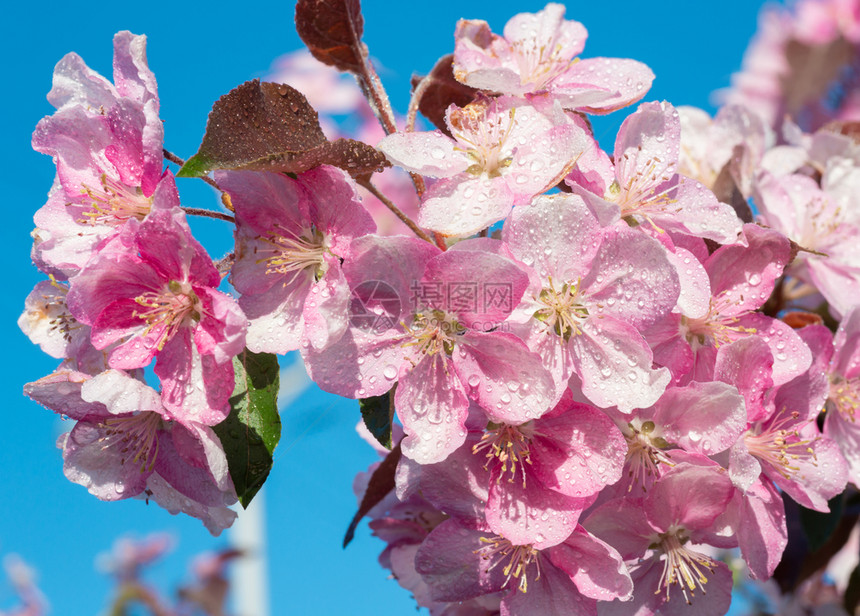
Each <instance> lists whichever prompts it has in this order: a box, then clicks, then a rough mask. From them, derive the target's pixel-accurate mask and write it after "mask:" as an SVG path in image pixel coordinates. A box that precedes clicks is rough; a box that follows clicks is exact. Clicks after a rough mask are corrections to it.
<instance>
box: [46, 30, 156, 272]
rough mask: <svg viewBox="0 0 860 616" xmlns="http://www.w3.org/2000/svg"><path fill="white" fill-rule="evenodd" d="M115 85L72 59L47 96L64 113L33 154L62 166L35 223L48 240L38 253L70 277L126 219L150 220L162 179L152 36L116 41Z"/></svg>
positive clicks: (123, 36)
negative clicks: (149, 48) (149, 47)
mask: <svg viewBox="0 0 860 616" xmlns="http://www.w3.org/2000/svg"><path fill="white" fill-rule="evenodd" d="M114 80H115V82H116V85H115V86H114V85H113V84H111V83H109V82H108V81H107V80H105V79H104V78H103V77H102V76H100V75H98V74H97V73H95V72H93V71H92V70H90V69H89V68H88V67H87V66H86V64H84V62H83V60H81V58H80V57H79V56H77V55H76V54H73V53H72V54H68V55H67V56H66V57H64V58H63V59H62V60H61V61H60V63H59V64H58V65H57V68H56V70H55V72H54V87H53V88H52V90H51V92H50V93H49V94H48V100H49V101H50V102H51V103H52V104H53V105H54V106H55V107H57V111H56V112H55V113H54V115H52V116H49V117H46V118H44V119H43V120H42V121H41V122H39V124H38V126H37V127H36V131H35V132H34V134H33V147H34V148H35V149H36V150H38V151H39V152H43V153H45V154H49V155H51V156H53V157H54V160H55V162H56V164H57V180H56V182H55V185H54V188H53V189H52V190H51V193H50V194H49V197H48V202H47V203H46V204H45V206H44V207H42V208H41V209H40V210H39V211H38V212H37V213H36V216H35V222H36V225H37V227H39V230H40V233H41V235H42V236H43V239H44V241H43V242H42V243H41V244H40V246H39V247H38V250H39V253H40V258H41V259H43V260H44V261H45V262H46V263H47V264H49V265H50V266H52V267H55V268H58V269H60V270H62V271H64V272H66V273H67V274H68V275H71V274H73V273H75V272H77V271H78V270H79V269H80V268H81V267H83V266H84V264H85V263H86V262H87V260H88V259H89V258H90V256H91V255H92V253H93V251H94V250H95V248H96V246H97V245H98V244H99V243H100V242H102V241H105V240H106V239H107V238H110V237H111V236H113V235H115V234H116V233H117V232H118V231H119V229H120V228H121V227H122V225H123V224H124V223H125V222H126V221H127V220H130V219H137V220H142V219H143V218H144V217H145V216H146V215H147V214H148V213H149V211H150V210H151V208H152V197H153V193H154V191H155V187H156V185H157V184H158V182H159V180H160V178H161V174H162V168H163V154H162V142H163V139H164V128H163V125H162V122H161V119H160V118H159V117H158V108H159V103H158V93H157V90H156V84H155V77H154V75H153V74H152V72H151V71H150V70H149V68H148V67H147V63H146V37H143V36H134V35H132V34H131V33H129V32H120V33H118V34H117V35H116V37H115V38H114Z"/></svg>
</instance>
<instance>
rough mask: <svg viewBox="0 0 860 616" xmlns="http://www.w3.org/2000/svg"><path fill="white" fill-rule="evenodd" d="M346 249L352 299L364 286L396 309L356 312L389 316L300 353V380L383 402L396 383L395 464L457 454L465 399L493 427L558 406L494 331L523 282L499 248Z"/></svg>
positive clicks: (370, 245) (539, 377) (527, 362)
mask: <svg viewBox="0 0 860 616" xmlns="http://www.w3.org/2000/svg"><path fill="white" fill-rule="evenodd" d="M353 246H354V248H355V253H354V258H353V259H352V261H350V262H347V263H345V264H344V274H345V275H346V278H347V280H348V281H349V283H350V287H351V288H352V289H353V292H354V297H355V299H356V300H357V301H358V300H359V299H360V295H359V294H358V291H357V289H359V290H360V289H366V288H367V283H371V284H372V286H373V288H374V289H378V288H384V289H388V290H390V295H391V297H390V299H396V300H397V301H396V305H392V304H390V303H389V304H384V303H382V302H380V303H379V305H376V304H369V305H368V306H367V307H366V309H368V310H371V311H373V312H374V313H375V314H379V315H381V314H383V311H385V310H390V311H391V312H390V314H389V313H386V315H387V319H386V322H387V325H386V327H384V328H379V330H370V331H368V330H366V329H363V328H362V327H361V323H360V322H358V321H355V322H353V324H352V325H351V327H349V328H348V329H347V331H346V332H345V333H344V335H343V336H342V337H341V338H340V340H338V341H337V342H335V343H334V344H332V345H330V346H329V347H327V348H326V349H324V350H322V351H320V352H317V351H315V350H312V349H307V351H306V361H307V365H308V369H309V374H310V375H311V378H313V379H314V381H316V382H317V384H319V385H320V387H322V388H323V389H324V390H326V391H331V392H332V393H337V394H339V395H342V396H347V397H350V398H364V397H368V396H377V395H381V394H384V393H385V392H387V391H389V390H390V389H391V388H392V386H393V385H394V383H395V382H397V390H396V394H395V407H396V409H397V414H398V417H399V418H400V420H401V421H402V423H403V427H404V430H405V432H406V434H407V436H406V439H405V440H404V441H403V453H404V454H405V455H407V456H409V457H411V458H413V459H415V460H417V461H419V462H421V463H425V464H426V463H431V462H438V461H440V460H442V459H444V458H445V457H446V456H447V455H448V454H449V453H451V452H452V451H454V450H455V449H457V447H459V446H460V445H461V444H462V443H463V440H464V439H465V437H466V431H465V430H464V429H463V428H464V423H463V422H464V421H465V419H466V415H467V413H468V407H469V403H468V400H469V398H471V399H473V400H475V401H476V402H478V404H480V406H481V407H482V408H484V409H486V411H487V412H488V413H490V414H491V416H493V417H495V418H496V419H498V420H501V421H511V422H513V423H521V422H523V421H527V420H529V419H533V418H536V417H539V416H540V415H542V414H543V413H545V412H547V411H548V410H549V409H550V408H551V407H552V405H553V404H554V403H555V402H556V401H557V399H558V398H559V397H560V395H561V394H560V392H559V393H558V394H557V395H556V393H555V390H554V388H553V386H552V381H551V378H550V376H549V374H548V373H547V372H546V370H545V369H543V367H542V366H541V364H540V360H539V359H538V357H537V356H536V355H534V354H533V353H531V352H530V351H529V350H528V348H527V347H526V345H525V344H524V343H523V342H522V341H521V340H520V339H519V338H517V337H516V336H514V335H513V334H510V333H507V332H504V331H494V330H495V328H497V327H498V326H499V325H500V324H501V323H502V322H503V321H504V320H505V319H506V318H507V316H508V315H509V314H510V311H511V310H512V309H513V307H514V306H515V305H516V303H517V302H518V301H519V298H520V297H522V294H523V291H524V289H525V287H526V284H527V280H528V278H527V276H526V274H525V273H524V272H523V271H522V270H521V269H520V267H519V266H518V265H517V264H516V263H515V262H514V260H513V259H511V258H508V257H507V256H504V251H505V250H506V249H505V248H504V245H503V244H502V242H499V241H496V240H491V239H474V240H468V241H464V242H460V243H458V244H457V245H456V246H455V247H454V248H452V249H449V250H448V251H447V252H445V253H440V252H439V250H438V249H437V248H435V247H434V246H432V245H430V244H428V243H427V242H423V241H421V240H416V239H413V238H402V237H391V238H378V237H373V236H368V237H365V238H362V239H359V240H356V242H354V244H353ZM367 299H368V300H370V301H379V298H378V297H377V298H374V297H370V298H367Z"/></svg>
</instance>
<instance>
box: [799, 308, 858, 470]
mask: <svg viewBox="0 0 860 616" xmlns="http://www.w3.org/2000/svg"><path fill="white" fill-rule="evenodd" d="M800 334H801V335H802V336H804V339H805V340H807V341H808V343H809V344H810V346H811V347H812V348H813V349H814V350H815V351H816V362H815V364H814V365H815V367H816V369H819V370H821V371H822V372H824V373H825V374H826V375H827V381H826V387H827V402H826V410H827V413H826V414H825V420H824V434H825V435H827V436H828V437H829V438H831V439H833V440H834V441H835V442H836V444H837V445H839V449H840V451H841V452H842V455H843V457H844V458H845V462H846V463H847V465H848V479H849V481H851V482H852V483H854V484H855V485H857V484H858V483H860V428H858V426H857V417H856V415H857V411H858V409H860V307H855V308H853V309H852V310H851V311H850V312H849V313H848V314H847V315H845V318H844V319H843V320H842V322H841V323H840V324H839V329H837V330H836V336H835V338H834V337H833V336H832V335H831V334H830V332H829V330H827V329H826V328H825V327H824V326H821V325H814V326H809V327H805V328H803V329H802V330H801V331H800Z"/></svg>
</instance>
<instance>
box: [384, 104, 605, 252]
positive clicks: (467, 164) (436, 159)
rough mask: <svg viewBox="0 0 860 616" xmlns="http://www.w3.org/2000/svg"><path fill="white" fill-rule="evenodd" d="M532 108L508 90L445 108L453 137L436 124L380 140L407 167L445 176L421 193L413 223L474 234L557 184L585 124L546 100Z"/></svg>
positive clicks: (578, 150) (582, 143)
mask: <svg viewBox="0 0 860 616" xmlns="http://www.w3.org/2000/svg"><path fill="white" fill-rule="evenodd" d="M535 104H536V105H539V107H540V108H536V107H534V106H532V105H528V104H526V103H525V102H524V101H521V100H517V99H513V98H510V97H501V98H497V99H493V100H489V99H481V100H479V101H477V102H475V103H472V104H470V105H468V106H467V107H465V108H463V109H460V108H458V107H455V106H453V105H452V106H451V107H449V108H448V111H447V114H446V122H447V124H448V127H449V128H450V130H451V133H452V134H453V136H454V138H453V139H452V138H450V137H447V136H446V135H444V134H442V132H441V131H438V130H437V131H434V132H431V133H411V132H399V133H394V134H392V135H389V136H388V137H386V138H385V139H383V140H382V141H381V142H380V143H379V148H380V149H381V150H382V151H383V152H384V153H385V155H386V156H388V158H389V159H390V160H391V161H392V162H393V163H395V164H397V165H399V166H401V167H403V168H404V169H406V170H407V171H412V172H415V173H420V174H422V175H426V176H430V177H438V178H442V179H440V180H438V181H437V182H435V183H434V184H433V185H432V186H430V188H429V189H428V191H427V193H426V194H425V195H424V198H423V202H422V204H421V209H420V210H419V213H418V224H420V225H421V226H422V227H424V228H426V229H430V230H432V231H437V232H439V233H443V234H445V235H460V236H463V235H472V234H474V233H477V232H478V231H480V230H482V229H485V228H486V227H489V226H490V225H492V224H493V223H495V222H497V221H499V220H501V219H503V218H504V217H505V216H507V214H508V212H510V210H511V206H513V205H517V204H525V203H528V202H529V200H531V198H532V197H533V196H535V195H537V194H540V193H542V192H544V191H546V190H548V189H549V188H552V187H553V186H555V185H556V184H558V183H559V182H560V181H561V180H562V178H563V177H564V176H565V175H567V173H568V172H569V171H570V169H571V167H572V166H573V164H574V162H575V160H576V158H577V157H578V156H579V155H580V154H582V152H583V151H584V150H585V148H586V146H587V145H588V144H587V140H586V137H585V134H586V133H585V131H584V130H583V129H582V128H581V127H579V126H578V125H577V124H576V123H575V122H573V121H572V120H570V119H568V118H567V116H566V115H565V114H564V112H562V111H561V109H560V108H555V109H554V108H553V106H552V103H551V101H546V100H543V101H535Z"/></svg>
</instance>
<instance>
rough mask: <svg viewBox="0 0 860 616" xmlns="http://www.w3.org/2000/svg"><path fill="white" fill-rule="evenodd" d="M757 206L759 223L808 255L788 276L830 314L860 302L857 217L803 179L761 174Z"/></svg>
mask: <svg viewBox="0 0 860 616" xmlns="http://www.w3.org/2000/svg"><path fill="white" fill-rule="evenodd" d="M756 189H757V193H756V203H757V204H758V206H759V208H760V211H761V213H762V217H763V219H764V221H765V222H766V223H767V224H769V225H771V226H772V227H774V228H775V229H779V230H780V231H782V232H783V233H784V234H785V235H787V236H788V237H790V238H791V239H792V240H794V241H795V242H797V243H798V244H800V246H802V247H803V248H805V249H806V250H807V251H813V252H807V251H805V252H801V253H799V254H798V257H797V259H796V261H795V262H794V263H793V264H792V266H791V267H790V268H789V269H788V271H787V273H788V274H790V275H791V276H795V277H797V278H798V279H800V280H802V281H804V282H806V283H808V284H811V285H813V286H814V287H815V288H816V289H818V290H819V291H820V292H821V294H822V295H824V297H825V298H826V299H827V301H828V302H829V304H830V306H831V307H832V308H833V310H834V312H835V313H836V314H838V315H843V314H845V313H846V312H847V311H848V310H849V309H850V308H851V307H852V306H853V305H854V304H856V302H857V298H858V297H860V216H858V215H857V214H856V213H855V212H854V211H853V203H852V204H844V205H845V206H848V207H845V206H843V205H841V204H840V203H838V202H837V201H836V199H835V198H834V197H833V196H831V195H830V194H828V193H827V192H825V191H824V190H822V189H821V188H819V187H818V185H817V184H816V183H815V181H814V180H812V179H810V178H808V177H805V176H802V175H789V176H786V177H779V178H777V177H774V176H773V175H771V174H768V173H766V172H762V173H761V174H760V175H759V177H758V179H757V182H756Z"/></svg>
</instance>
